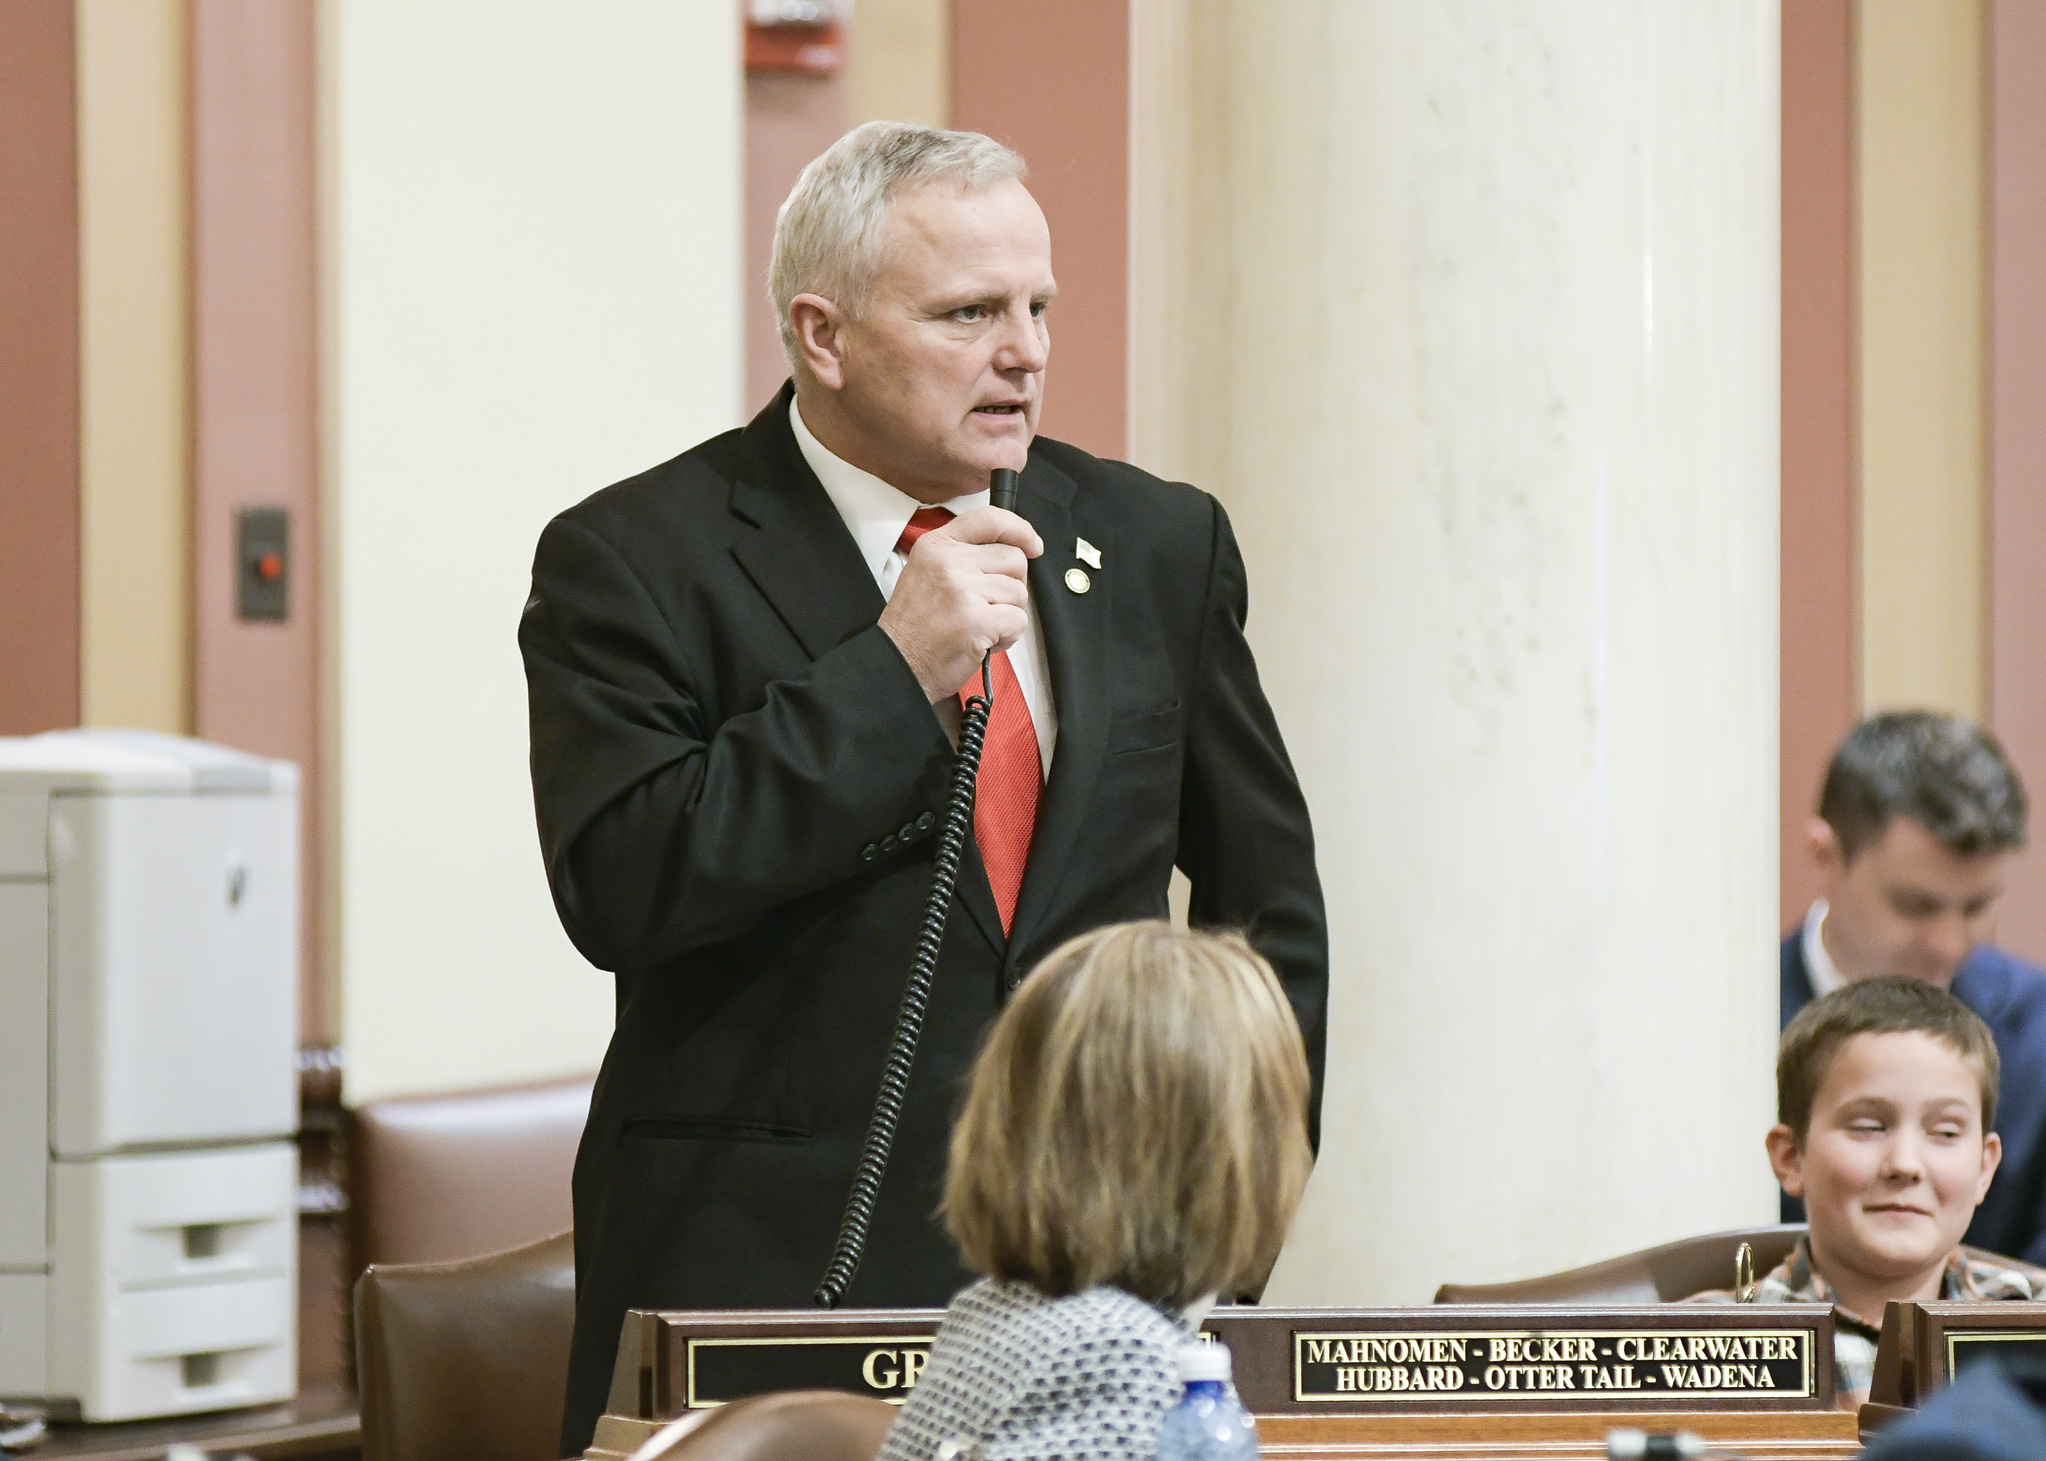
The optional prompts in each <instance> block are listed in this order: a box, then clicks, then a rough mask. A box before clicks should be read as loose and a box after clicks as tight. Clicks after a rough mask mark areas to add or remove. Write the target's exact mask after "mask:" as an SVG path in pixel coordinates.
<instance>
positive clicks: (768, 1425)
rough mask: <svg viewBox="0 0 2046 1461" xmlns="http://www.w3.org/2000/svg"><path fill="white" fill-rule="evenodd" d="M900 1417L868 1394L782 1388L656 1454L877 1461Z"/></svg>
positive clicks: (677, 1459)
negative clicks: (882, 1444) (889, 1433)
mask: <svg viewBox="0 0 2046 1461" xmlns="http://www.w3.org/2000/svg"><path fill="white" fill-rule="evenodd" d="M896 1414H897V1411H896V1408H895V1407H894V1406H892V1405H890V1404H888V1403H887V1402H886V1401H883V1400H875V1399H874V1398H872V1397H871V1396H867V1395H848V1394H846V1393H844V1392H843V1391H839V1390H782V1391H778V1392H777V1393H775V1394H772V1395H755V1396H754V1397H752V1398H751V1399H750V1400H735V1401H733V1402H732V1403H731V1404H729V1405H721V1406H719V1407H718V1408H717V1410H716V1411H715V1412H714V1413H712V1415H711V1416H710V1418H709V1419H707V1420H705V1421H704V1422H703V1424H701V1425H699V1426H695V1427H693V1428H692V1429H691V1430H690V1431H689V1432H688V1433H687V1434H686V1435H683V1436H681V1437H679V1438H677V1439H676V1441H675V1442H674V1444H672V1445H670V1446H668V1447H666V1448H665V1449H663V1450H661V1451H660V1452H658V1453H656V1454H657V1455H658V1457H659V1461H874V1457H875V1455H876V1454H877V1453H878V1452H879V1451H880V1449H881V1439H882V1437H884V1436H886V1435H887V1434H888V1427H889V1426H891V1425H893V1424H894V1423H895V1417H896ZM647 1461H653V1458H651V1457H649V1458H647Z"/></svg>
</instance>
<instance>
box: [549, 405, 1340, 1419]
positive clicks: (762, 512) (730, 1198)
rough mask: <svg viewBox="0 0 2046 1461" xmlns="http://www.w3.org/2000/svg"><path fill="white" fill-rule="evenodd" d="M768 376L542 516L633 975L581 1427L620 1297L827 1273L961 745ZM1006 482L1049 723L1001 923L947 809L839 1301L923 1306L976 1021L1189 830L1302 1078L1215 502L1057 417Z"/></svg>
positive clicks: (1271, 837)
mask: <svg viewBox="0 0 2046 1461" xmlns="http://www.w3.org/2000/svg"><path fill="white" fill-rule="evenodd" d="M789 394H790V393H789V390H788V389H787V388H786V387H785V388H784V389H783V391H782V393H781V394H780V395H779V396H778V397H777V398H776V399H775V401H774V403H773V404H772V405H770V406H769V407H768V408H767V409H766V410H765V411H763V412H762V413H761V414H760V415H759V416H758V417H757V418H755V420H754V421H753V423H752V424H751V425H750V426H748V427H747V428H745V429H744V430H743V431H732V432H728V433H726V434H725V435H722V436H719V437H715V438H713V439H712V440H710V441H708V442H705V443H704V444H703V445H701V446H699V447H697V448H695V449H694V450H692V451H689V452H686V453H684V454H683V455H682V456H679V457H677V458H675V459H674V460H673V461H670V462H667V463H665V464H663V465H661V466H659V467H656V468H654V469H653V470H651V471H649V472H646V473H644V474H642V475H640V476H638V477H634V478H632V479H630V480H628V481H625V482H621V483H618V484H617V485H616V486H613V487H610V488H607V489H606V490H604V491H602V492H599V493H597V494H596V495H595V496H594V497H591V498H589V499H588V500H587V501H585V502H583V503H581V504H579V505H578V506H576V507H574V508H571V509H570V510H569V511H567V512H565V513H563V514H562V515H561V516H560V517H558V518H556V519H555V520H554V521H553V522H551V523H550V524H548V526H547V528H546V530H545V532H544V533H542V535H541V538H540V545H539V549H538V552H537V554H536V555H535V559H534V565H533V594H532V597H531V599H530V600H529V601H528V602H527V605H526V610H525V615H524V618H523V621H522V623H521V626H520V631H519V644H520V648H521V650H522V651H523V652H524V655H525V661H526V674H527V681H528V687H529V691H530V697H531V711H532V738H533V745H532V761H533V790H534V800H535V802H536V804H537V809H538V813H539V823H540V842H541V848H542V852H543V854H544V856H545V859H546V865H547V875H548V879H549V881H550V883H551V885H552V887H553V891H554V898H555V903H556V906H557V908H558V909H559V911H560V914H561V919H562V922H563V924H564V925H565V926H566V928H567V930H568V933H569V936H570V937H571V938H572V939H573V940H574V941H575V944H576V947H577V948H579V949H580V950H581V951H582V952H583V954H584V956H585V957H587V958H588V959H589V960H590V961H591V962H592V963H594V964H596V965H598V966H599V967H600V968H604V969H609V970H612V971H614V972H615V974H616V976H617V987H618V1023H617V1029H616V1032H615V1033H614V1034H613V1036H612V1040H611V1048H610V1051H609V1053H608V1054H607V1055H606V1057H605V1060H604V1066H603V1070H602V1073H601V1075H600V1076H599V1077H598V1081H597V1088H596V1097H595V1101H594V1104H593V1105H592V1108H591V1112H590V1122H589V1126H588V1129H587V1131H586V1132H585V1134H584V1138H583V1145H582V1151H581V1155H580V1157H579V1159H578V1161H577V1164H576V1174H575V1217H576V1270H577V1322H576V1337H575V1351H574V1357H573V1361H572V1366H571V1375H570V1386H569V1404H568V1418H567V1422H566V1425H565V1429H564V1442H565V1445H566V1447H567V1450H568V1451H569V1453H570V1454H576V1453H579V1452H580V1451H581V1449H582V1447H583V1444H584V1443H585V1442H586V1441H587V1440H588V1438H589V1433H590V1428H591V1426H592V1425H593V1424H594V1421H595V1417H596V1416H597V1414H598V1413H599V1412H600V1411H601V1410H602V1408H603V1402H604V1398H605V1395H606V1392H607V1387H608V1384H609V1380H610V1373H611V1364H612V1357H613V1353H614V1349H615V1346H616V1344H617V1341H618V1335H619V1328H620V1324H621V1322H622V1318H623V1315H624V1313H625V1311H626V1309H627V1308H629V1307H635V1306H666V1307H678V1308H719V1307H727V1306H734V1307H752V1306H785V1305H786V1306H803V1305H807V1304H809V1303H810V1302H811V1293H812V1291H813V1289H814V1288H815V1286H816V1284H817V1281H818V1279H819V1277H821V1275H822V1273H823V1270H824V1265H825V1262H826V1260H827V1258H828V1256H829V1254H830V1251H831V1246H832V1241H833V1238H834V1237H835V1235H836V1232H837V1227H838V1221H839V1215H840V1210H841V1207H842V1205H843V1203H844V1200H845V1196H846V1190H847V1187H848V1184H849V1183H850V1180H851V1177H852V1171H853V1166H854V1163H855V1160H856V1158H857V1154H858V1150H859V1146H860V1141H861V1137H862V1136H863V1134H864V1132H865V1129H866V1124H867V1118H868V1114H869V1111H870V1109H871V1106H872V1103H873V1099H874V1093H875V1090H876V1087H877V1085H878V1082H879V1080H880V1074H881V1059H882V1053H883V1050H884V1048H885V1046H886V1044H887V1039H888V1034H889V1031H890V1029H891V1027H892V1025H893V1022H894V1019H895V1013H896V1008H897V1004H898V1002H899V999H900V996H901V993H902V986H903V979H904V976H905V974H906V972H907V969H908V965H909V958H910V953H911V945H912V941H913V935H914V930H915V927H916V924H917V920H918V916H919V914H920V911H921V906H922V903H923V900H924V894H925V891H926V889H927V887H928V886H929V882H930V874H931V854H932V850H933V844H934V833H933V831H932V830H931V826H932V824H933V823H934V822H935V820H937V818H936V817H935V816H934V817H929V818H927V817H926V815H925V814H926V813H933V814H942V811H943V806H944V799H945V794H946V785H947V781H948V779H949V776H950V771H951V766H952V760H953V752H952V748H951V745H950V743H949V742H948V741H947V739H946V737H945V733H944V731H943V729H942V728H941V727H940V725H939V722H938V719H937V716H936V715H935V714H934V713H933V712H932V710H931V707H930V705H929V703H928V701H927V700H926V699H925V697H924V693H923V691H922V689H921V688H920V687H919V686H918V684H917V681H916V678H915V676H914V675H913V674H911V672H910V670H909V667H908V665H907V664H906V663H905V662H904V661H903V658H902V656H901V654H900V653H899V652H898V651H897V650H896V648H895V646H894V644H893V642H892V641H891V640H890V639H889V638H888V637H887V635H886V634H885V633H883V632H882V630H881V629H880V628H879V627H878V625H877V624H876V620H877V619H878V617H879V615H880V612H881V609H882V606H883V605H882V599H881V594H880V591H879V590H878V589H877V588H876V587H875V584H874V579H873V577H872V575H871V573H870V572H869V571H868V569H867V566H866V564H865V562H864V561H863V560H862V559H861V557H860V555H859V552H858V550H857V549H856V548H855V547H854V544H853V540H852V536H851V534H850V533H848V532H847V531H846V528H845V525H844V523H843V522H842V521H841V519H840V518H839V516H838V513H837V511H836V509H835V508H834V507H833V506H832V503H831V500H830V498H829V497H827V496H826V495H825V492H824V489H823V488H822V487H821V486H820V485H819V484H818V482H817V479H816V477H815V475H814V474H812V473H811V471H810V470H809V468H808V466H807V465H806V464H805V463H804V461H803V459H802V456H801V453H800V451H799V450H798V448H797V446H796V442H795V437H794V434H793V433H792V431H791V430H790V428H789V424H788V415H787V412H788V402H789ZM1020 485H1021V495H1020V499H1019V510H1020V511H1021V512H1022V513H1023V515H1024V516H1025V517H1027V518H1029V519H1030V521H1031V522H1032V523H1033V524H1034V525H1035V526H1036V528H1037V530H1038V532H1039V533H1040V534H1041V535H1042V537H1043V539H1044V542H1045V552H1044V556H1043V557H1041V558H1039V559H1037V560H1035V561H1034V562H1033V563H1032V564H1031V566H1030V589H1031V594H1032V596H1033V598H1034V600H1035V602H1036V604H1037V609H1038V615H1039V619H1040V621H1041V623H1042V625H1043V630H1044V640H1045V648H1046V651H1047V657H1048V658H1049V660H1050V670H1051V681H1052V690H1053V694H1054V696H1055V698H1056V701H1057V706H1058V720H1059V735H1058V744H1057V747H1056V750H1055V754H1054V756H1053V760H1052V768H1051V776H1050V780H1049V781H1048V783H1047V785H1046V788H1045V792H1044V797H1043V801H1042V802H1041V804H1040V807H1039V811H1038V821H1037V828H1036V832H1035V834H1034V838H1033V841H1032V844H1031V851H1030V860H1029V864H1028V867H1027V869H1026V872H1025V875H1024V880H1023V887H1022V891H1021V895H1020V898H1019V901H1018V904H1017V908H1016V917H1015V926H1014V930H1013V935H1012V936H1011V937H1009V938H1006V939H1005V938H1004V937H1003V935H1002V928H1001V923H1000V920H999V918H998V917H997V915H996V912H995V905H994V899H993V896H992V894H991V893H990V891H989V889H988V884H987V878H986V874H985V873H984V872H983V871H982V870H981V867H980V864H979V861H978V859H977V857H976V856H974V854H973V852H972V848H971V844H970V843H969V847H968V859H967V863H966V866H965V867H964V869H963V871H962V874H961V879H960V891H959V893H958V895H957V896H956V898H955V900H954V908H953V916H952V919H951V923H950V926H949V927H948V929H947V931H946V935H945V942H944V946H943V950H942V953H941V955H940V961H939V969H938V977H937V983H936V989H935V992H934V993H933V995H932V998H931V1002H930V1006H929V1010H928V1013H927V1015H926V1023H925V1026H924V1031H923V1039H922V1043H921V1045H920V1047H919V1049H918V1051H917V1059H916V1065H915V1071H914V1076H913V1079H912V1082H911V1085H910V1094H909V1101H908V1106H907V1109H906V1110H905V1112H904V1113H903V1117H902V1122H901V1127H900V1131H899V1134H898V1137H897V1141H896V1146H895V1152H894V1158H893V1161H892V1163H891V1165H890V1167H889V1170H888V1177H887V1182H886V1184H885V1186H884V1188H883V1191H882V1196H881V1201H880V1204H879V1209H878V1211H877V1213H876V1215H875V1218H874V1223H873V1229H872V1237H871V1241H870V1242H869V1245H868V1248H867V1252H866V1258H865V1262H864V1263H863V1264H862V1266H861V1268H860V1270H859V1274H858V1277H857V1278H856V1279H855V1281H854V1283H853V1284H852V1287H851V1289H850V1291H849V1292H848V1294H847V1296H846V1300H845V1302H846V1303H847V1304H848V1305H849V1306H864V1305H933V1306H938V1305H942V1304H944V1303H945V1302H946V1300H947V1299H948V1298H949V1297H950V1296H951V1295H952V1293H953V1292H954V1291H955V1290H956V1289H957V1288H959V1287H960V1286H961V1285H962V1284H963V1283H964V1282H965V1281H966V1279H967V1277H968V1275H966V1274H965V1273H964V1272H963V1271H962V1270H961V1268H960V1266H959V1263H958V1259H957V1257H956V1255H955V1254H954V1252H953V1250H952V1247H951V1245H950V1243H949V1242H948V1241H947V1240H946V1239H945V1237H944V1235H943V1233H942V1230H941V1229H940V1228H939V1227H938V1226H937V1225H936V1223H935V1222H934V1220H933V1218H932V1210H933V1208H934V1206H935V1205H936V1202H937V1200H938V1196H939V1192H940V1187H941V1184H942V1179H943V1171H944V1156H945V1144H946V1140H947V1136H948V1127H949V1121H950V1116H951V1113H952V1110H953V1107H954V1103H955V1100H956V1097H957V1093H958V1088H959V1083H960V1080H961V1077H962V1076H963V1074H964V1073H965V1071H966V1069H967V1067H968V1066H969V1064H970V1063H971V1061H972V1058H973V1055H974V1053H975V1050H976V1047H977V1044H978V1041H979V1039H980V1036H981V1034H982V1032H983V1030H984V1029H985V1027H986V1026H987V1024H988V1023H989V1021H990V1020H991V1019H992V1018H993V1017H994V1015H995V1013H996V1011H997V1009H998V1008H999V1006H1000V1004H1001V1000H1002V997H1003V993H1004V991H1005V989H1006V988H1007V987H1010V986H1011V985H1012V984H1013V982H1014V981H1016V980H1017V979H1019V978H1020V977H1021V976H1022V974H1023V973H1024V972H1026V971H1027V970H1028V969H1029V968H1030V967H1031V966H1032V964H1034V963H1035V962H1036V961H1037V960H1038V959H1040V958H1042V957H1043V956H1044V955H1045V954H1047V953H1049V952H1050V951H1051V949H1052V948H1053V947H1055V946H1056V945H1058V944H1059V943H1061V942H1063V941H1064V940H1066V939H1068V938H1071V937H1073V936H1074V935H1076V934H1080V933H1084V932H1086V931H1087V930H1089V929H1092V928H1096V927H1098V926H1100V925H1102V924H1104V923H1111V922H1115V921H1119V920H1123V919H1132V918H1161V917H1164V916H1165V915H1166V911H1167V909H1166V888H1167V881H1168V879H1169V877H1170V875H1171V872H1172V868H1173V866H1174V864H1175V863H1177V865H1178V866H1179V867H1181V868H1183V869H1184V870H1185V871H1186V873H1187V875H1188V877H1189V878H1190V879H1191V881H1192V884H1193V903H1192V916H1193V919H1194V920H1195V921H1196V922H1197V923H1202V924H1210V925H1233V926H1238V927H1242V928H1244V929H1246V930H1247V931H1248V932H1249V934H1250V936H1251V938H1252V939H1253V940H1254V941H1255V942H1256V944H1257V946H1258V948H1259V949H1260V950H1261V951H1262V952H1263V953H1264V954H1265V956H1266V957H1267V958H1269V959H1270V960H1271V961H1272V963H1273V965H1274V966H1275V967H1276V968H1277V970H1278V972H1279V976H1280V978H1281V980H1282V981H1283V982H1284V984H1285V987H1286V990H1287V993H1288V994H1289V996H1290V997H1291V1000H1292V1003H1293V1008H1294V1011H1295V1013H1296V1014H1297V1015H1298V1017H1299V1021H1300V1028H1301V1031H1302V1033H1303V1035H1304V1036H1305V1038H1306V1042H1307V1049H1308V1055H1309V1060H1310V1062H1311V1064H1312V1066H1313V1068H1314V1071H1315V1077H1316V1084H1315V1103H1316V1106H1317V1108H1318V1105H1319V1100H1320V1071H1321V1057H1322V1047H1323V1025H1324V1004H1325V996H1326V986H1327V933H1326V926H1325V921H1324V915H1323V910H1322V900H1321V890H1320V885H1319V882H1318V880H1317V878H1316V874H1315V869H1314V849H1313V842H1312V837H1311V834H1310V832H1309V828H1308V820H1307V809H1306V806H1305V804H1304V803H1303V801H1302V799H1301V795H1300V789H1299V786H1298V784H1297V783H1296V781H1295V779H1294V776H1293V771H1292V768H1291V766H1290V765H1289V764H1288V762H1287V758H1286V753H1285V749H1284V747H1283V746H1282V744H1281V743H1280V739H1279V730H1278V726H1277V725H1276V724H1275V723H1274V721H1273V718H1272V713H1271V709H1270V707H1269V706H1268V705H1267V704H1266V702H1265V697H1264V694H1263V691H1262V690H1261V689H1260V688H1259V685H1258V678H1257V670H1256V666H1255V665H1254V664H1253V662H1252V659H1251V654H1250V650H1249V647H1248V646H1247V644H1246V643H1245V642H1244V638H1243V620H1244V612H1245V589H1244V576H1243V563H1242V559H1241V557H1240V555H1239V554H1238V552H1237V548H1236V543H1235V540H1234V538H1233V537H1232V536H1231V534H1230V531H1229V521H1228V518H1227V517H1226V516H1225V515H1224V513H1223V511H1222V509H1221V507H1220V505H1219V504H1218V503H1216V502H1215V501H1214V499H1212V498H1210V497H1208V496H1207V495H1206V494H1204V493H1202V492H1199V491H1196V490H1194V489H1193V488H1191V487H1186V486H1183V485H1179V484H1176V483H1168V482H1161V481H1159V480H1158V479H1156V478H1154V477H1151V476H1149V475H1147V474H1145V473H1143V472H1140V471H1138V470H1136V469H1135V468H1133V467H1129V466H1125V465H1123V464H1121V463H1118V462H1109V461H1101V460H1098V459H1096V458H1094V457H1091V456H1088V455H1087V454H1086V453H1085V452H1082V451H1079V450H1077V449H1075V448H1073V447H1070V446H1065V445H1062V444H1060V443H1058V442H1053V441H1047V440H1043V439H1040V440H1039V441H1038V442H1037V443H1036V444H1035V445H1034V446H1033V447H1032V448H1031V451H1030V463H1029V466H1028V468H1027V469H1026V470H1025V471H1024V473H1023V476H1022V479H1021V484H1020ZM1080 537H1084V538H1086V539H1087V540H1088V541H1089V542H1091V543H1093V544H1094V545H1095V546H1096V547H1098V548H1099V549H1100V550H1101V567H1100V568H1099V569H1094V568H1089V569H1088V570H1087V571H1088V573H1089V576H1090V578H1091V580H1092V584H1091V588H1090V589H1089V591H1088V592H1086V593H1075V592H1073V591H1072V590H1071V589H1069V588H1068V587H1067V585H1066V582H1065V574H1066V572H1067V571H1068V570H1069V569H1071V568H1073V567H1075V566H1076V560H1075V557H1074V542H1075V540H1076V538H1080ZM891 836H892V837H893V838H894V839H895V840H894V841H893V842H890V843H887V844H884V843H883V839H884V838H888V837H891ZM884 847H885V850H884Z"/></svg>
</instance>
